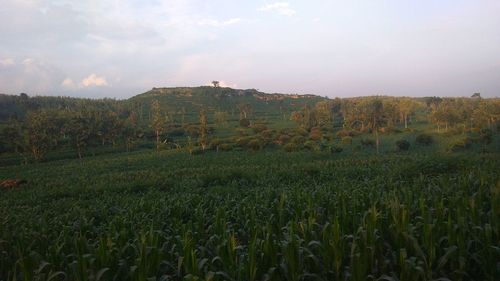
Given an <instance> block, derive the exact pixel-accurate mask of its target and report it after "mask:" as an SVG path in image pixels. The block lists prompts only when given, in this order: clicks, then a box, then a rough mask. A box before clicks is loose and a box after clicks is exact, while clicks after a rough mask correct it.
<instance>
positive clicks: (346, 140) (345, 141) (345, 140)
mask: <svg viewBox="0 0 500 281" xmlns="http://www.w3.org/2000/svg"><path fill="white" fill-rule="evenodd" d="M342 144H348V145H351V144H352V137H342Z"/></svg>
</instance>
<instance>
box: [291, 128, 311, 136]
mask: <svg viewBox="0 0 500 281" xmlns="http://www.w3.org/2000/svg"><path fill="white" fill-rule="evenodd" d="M294 133H295V134H297V135H300V136H303V137H307V136H308V135H309V132H308V131H307V130H306V129H304V128H296V129H295V130H294Z"/></svg>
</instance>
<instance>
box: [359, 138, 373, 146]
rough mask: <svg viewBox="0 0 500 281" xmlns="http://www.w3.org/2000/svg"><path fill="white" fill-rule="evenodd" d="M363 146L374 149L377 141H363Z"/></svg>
mask: <svg viewBox="0 0 500 281" xmlns="http://www.w3.org/2000/svg"><path fill="white" fill-rule="evenodd" d="M361 145H363V146H369V147H374V146H375V141H374V140H372V139H362V140H361Z"/></svg>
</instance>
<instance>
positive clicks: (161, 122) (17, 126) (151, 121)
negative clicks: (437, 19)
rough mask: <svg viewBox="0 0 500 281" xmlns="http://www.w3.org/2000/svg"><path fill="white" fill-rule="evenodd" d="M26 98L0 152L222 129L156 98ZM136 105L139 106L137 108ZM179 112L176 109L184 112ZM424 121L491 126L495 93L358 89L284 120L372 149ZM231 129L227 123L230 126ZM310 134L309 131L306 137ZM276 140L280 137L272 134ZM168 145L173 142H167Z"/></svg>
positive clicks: (242, 117)
mask: <svg viewBox="0 0 500 281" xmlns="http://www.w3.org/2000/svg"><path fill="white" fill-rule="evenodd" d="M30 99H31V98H29V97H27V96H21V99H20V100H21V101H22V103H23V104H24V105H23V106H24V107H25V109H27V110H26V112H25V113H24V114H23V116H15V117H14V118H12V117H11V118H10V122H9V125H7V126H4V128H3V129H2V131H1V142H0V152H16V153H19V154H20V155H23V156H24V157H25V158H28V157H31V158H33V159H35V160H41V159H43V158H44V157H45V156H46V154H47V153H48V152H49V151H51V150H55V149H57V148H59V147H70V148H71V149H72V150H74V151H75V152H76V154H77V156H78V157H80V158H81V157H83V156H84V154H85V151H86V149H87V148H89V147H98V146H113V147H116V146H122V147H124V148H125V149H126V150H127V151H129V150H130V149H132V148H133V147H134V145H135V144H136V143H137V142H138V141H140V140H144V141H148V142H154V143H155V146H154V147H155V149H156V150H160V149H161V148H162V146H164V145H165V144H167V143H169V138H168V136H186V135H187V140H186V146H187V148H188V149H189V150H190V151H191V150H192V149H193V148H194V147H200V148H201V149H202V150H205V149H207V148H208V147H209V145H210V143H213V142H217V141H213V140H212V139H211V135H212V134H213V132H214V130H215V128H214V127H212V126H209V124H210V123H211V122H210V120H209V117H212V120H211V121H212V123H213V124H214V125H215V127H216V128H217V129H223V128H224V129H227V127H228V118H229V113H228V112H225V111H221V110H214V109H211V110H209V109H208V108H204V107H203V106H200V107H199V111H198V117H197V118H198V122H195V123H187V124H186V123H184V117H183V118H181V120H182V122H181V124H179V123H178V122H179V120H174V118H173V114H172V112H169V111H168V109H167V108H166V107H165V106H164V105H162V104H161V103H160V102H159V101H158V100H156V99H155V100H153V101H152V102H151V104H150V105H148V107H149V113H148V116H149V117H148V118H147V120H144V119H143V118H142V119H141V117H142V116H143V113H142V110H143V106H142V105H140V106H137V105H134V106H133V107H130V108H127V107H124V106H121V105H120V103H119V102H116V101H113V100H100V101H98V102H97V103H95V104H92V102H91V100H85V99H83V100H78V99H77V100H76V101H72V102H64V103H62V101H63V99H60V100H57V99H55V100H52V99H48V100H49V101H51V102H52V103H53V104H54V105H53V106H50V107H46V108H43V107H42V108H40V107H37V106H33V105H36V104H37V103H36V102H32V101H30ZM139 107H140V108H141V109H140V110H141V111H139V109H137V108H139ZM235 109H236V110H237V111H239V113H240V114H239V124H238V127H242V128H248V127H250V126H253V127H254V130H255V131H258V132H262V131H266V134H268V135H269V134H270V132H269V130H266V129H267V128H263V129H259V126H262V125H260V124H257V123H254V122H253V121H254V120H252V119H255V118H258V116H257V117H255V116H253V115H254V114H253V113H254V112H253V106H252V104H250V103H242V104H239V105H236V106H235ZM185 114H186V112H183V113H182V116H184V115H185ZM419 117H420V118H423V119H424V120H423V121H424V122H430V123H432V124H433V125H434V126H435V127H436V129H437V131H438V132H442V131H448V130H450V129H454V130H457V129H459V130H462V131H471V130H474V129H481V128H489V129H494V128H498V125H499V120H500V99H482V98H480V96H476V97H473V98H437V97H430V98H421V99H415V98H406V97H402V98H396V97H384V96H375V97H363V98H344V99H340V98H336V99H325V100H322V101H319V102H316V103H314V104H312V105H309V104H305V105H304V106H303V108H302V109H300V110H296V111H292V112H291V113H290V120H293V121H295V122H296V124H297V126H298V127H299V128H301V129H302V130H305V131H306V132H308V133H310V134H311V135H315V134H320V131H321V128H331V129H332V130H333V129H335V130H348V131H356V132H359V133H371V134H373V135H374V136H375V139H376V140H375V142H376V146H377V150H378V146H379V143H380V140H379V133H380V132H386V131H388V130H390V129H391V128H394V127H397V126H399V127H403V128H409V127H410V126H411V125H412V124H413V123H414V122H415V121H416V119H417V118H419ZM236 131H237V130H235V132H236ZM314 139H315V138H313V140H314ZM276 143H280V141H276ZM170 144H171V145H174V146H177V147H178V146H179V144H177V143H175V142H171V143H170Z"/></svg>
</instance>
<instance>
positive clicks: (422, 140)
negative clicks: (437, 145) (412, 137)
mask: <svg viewBox="0 0 500 281" xmlns="http://www.w3.org/2000/svg"><path fill="white" fill-rule="evenodd" d="M416 142H417V143H418V144H420V145H431V144H432V143H433V142H434V139H433V138H432V136H431V135H427V134H420V135H418V136H417V138H416Z"/></svg>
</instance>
